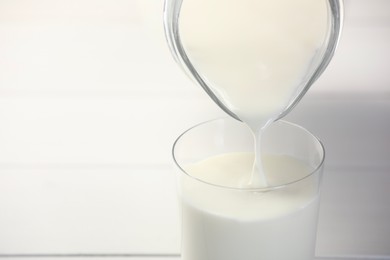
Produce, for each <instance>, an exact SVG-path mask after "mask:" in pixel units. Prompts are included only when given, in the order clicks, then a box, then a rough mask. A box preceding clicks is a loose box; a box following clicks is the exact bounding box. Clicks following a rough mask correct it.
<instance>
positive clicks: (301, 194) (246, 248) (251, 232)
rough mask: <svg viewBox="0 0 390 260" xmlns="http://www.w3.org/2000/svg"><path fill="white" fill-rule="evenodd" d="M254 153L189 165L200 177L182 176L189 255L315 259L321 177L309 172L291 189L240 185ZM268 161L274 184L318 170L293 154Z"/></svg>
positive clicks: (225, 259)
mask: <svg viewBox="0 0 390 260" xmlns="http://www.w3.org/2000/svg"><path fill="white" fill-rule="evenodd" d="M253 159H254V154H253V153H232V154H223V155H219V156H216V157H211V158H207V159H206V160H204V161H201V162H199V163H197V164H194V165H189V166H188V167H186V168H185V170H186V172H187V173H188V174H190V175H191V176H193V178H196V179H198V180H196V179H195V180H194V179H193V178H191V177H189V176H187V175H182V179H180V182H181V189H180V197H181V203H182V214H183V217H182V221H183V223H182V232H183V234H182V236H183V239H182V259H183V260H203V259H207V260H263V259H264V260H286V259H290V260H312V259H313V257H314V248H315V234H316V225H317V214H318V200H319V199H318V193H317V189H316V185H317V184H316V183H317V182H316V181H315V180H314V179H311V177H307V178H306V179H305V180H304V181H301V182H299V183H297V184H295V185H298V186H294V184H293V185H291V188H287V189H285V188H284V189H276V190H273V191H267V192H264V191H263V192H261V191H255V190H252V191H251V190H237V189H234V187H236V188H237V187H239V183H240V182H241V181H242V179H243V176H245V175H248V174H250V173H251V167H252V163H253ZM263 162H264V165H265V168H266V170H267V171H268V172H270V173H271V176H273V177H272V178H270V179H269V180H270V183H272V184H273V185H282V184H285V183H289V182H291V181H293V180H297V179H300V178H302V177H304V176H306V175H307V174H308V173H309V172H310V171H311V170H312V169H311V168H310V167H308V166H307V165H305V164H303V163H302V162H300V161H298V160H296V159H294V158H291V157H288V156H278V155H272V156H265V158H263ZM204 182H207V183H211V184H207V183H204ZM213 184H216V185H223V186H227V187H232V188H233V189H229V188H221V187H217V186H214V185H213Z"/></svg>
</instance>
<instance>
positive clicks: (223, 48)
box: [179, 0, 329, 186]
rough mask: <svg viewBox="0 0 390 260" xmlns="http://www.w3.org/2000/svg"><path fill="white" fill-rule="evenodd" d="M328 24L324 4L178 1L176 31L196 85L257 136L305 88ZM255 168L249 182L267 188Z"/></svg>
mask: <svg viewBox="0 0 390 260" xmlns="http://www.w3.org/2000/svg"><path fill="white" fill-rule="evenodd" d="M328 23H329V21H328V2H327V1H326V0H184V1H183V3H182V6H181V12H180V18H179V30H180V40H181V43H182V45H183V47H184V50H185V52H186V54H187V56H188V58H189V60H190V62H191V63H192V65H193V66H194V67H195V69H196V71H197V72H198V73H199V75H200V76H201V78H202V80H203V81H204V82H205V83H206V84H207V86H208V87H209V88H210V89H211V90H212V91H213V93H214V94H215V95H216V96H217V98H218V99H219V100H220V101H222V103H223V104H224V105H225V106H226V107H227V108H228V109H229V110H230V111H232V112H233V113H235V114H236V115H237V116H238V117H239V118H240V119H241V120H242V121H244V122H245V123H246V124H247V125H248V126H249V127H250V128H251V130H252V132H253V133H254V135H255V137H256V138H260V137H259V136H260V131H261V129H262V128H264V127H265V126H266V125H267V124H268V123H270V122H272V121H274V120H275V119H276V118H278V117H279V115H280V114H281V113H282V112H283V111H285V110H286V108H287V107H288V106H289V105H290V104H291V103H292V102H293V101H294V100H295V99H296V98H297V96H298V95H299V94H300V93H301V91H302V90H303V88H304V87H305V83H306V82H307V80H308V79H309V77H310V75H311V74H312V72H313V71H312V70H313V69H314V68H316V66H317V65H318V63H319V61H320V60H319V59H320V57H321V51H322V49H323V48H322V46H323V44H324V42H325V41H326V38H327V28H328ZM313 65H314V66H313ZM256 151H257V154H260V140H257V141H256ZM257 157H259V155H258V156H256V158H257ZM261 168H262V167H261V166H260V165H257V167H256V166H255V171H257V172H258V173H257V175H256V174H255V175H254V176H253V177H252V180H251V184H252V185H255V186H256V185H257V186H267V181H266V178H265V176H264V175H263V173H262V170H261ZM256 169H257V170H256Z"/></svg>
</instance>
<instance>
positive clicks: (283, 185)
mask: <svg viewBox="0 0 390 260" xmlns="http://www.w3.org/2000/svg"><path fill="white" fill-rule="evenodd" d="M227 119H230V120H234V119H232V118H230V117H219V118H214V119H210V120H207V121H204V122H201V123H198V124H196V125H194V126H192V127H190V128H188V129H187V130H185V131H184V132H183V133H182V134H180V135H179V136H178V137H177V138H176V140H175V142H174V143H173V146H172V158H173V161H174V163H175V165H176V166H177V167H178V168H179V169H180V171H181V172H182V173H184V174H185V175H186V176H188V177H190V178H191V179H193V180H194V181H198V182H202V183H204V184H206V185H210V186H213V187H216V188H220V189H225V190H235V191H253V192H266V191H272V190H277V189H282V188H285V187H287V186H291V185H293V184H295V183H298V182H301V181H303V180H305V179H307V178H309V177H311V176H312V175H314V174H315V173H316V172H318V171H319V170H320V168H321V167H322V166H323V165H324V161H325V147H324V145H323V143H322V141H321V140H320V139H319V138H318V137H317V136H315V135H314V134H313V133H311V132H310V131H309V130H307V129H306V128H304V127H302V126H300V125H298V124H295V123H292V122H288V121H286V120H277V121H275V122H273V123H276V122H280V123H282V124H285V125H289V126H293V127H295V128H298V129H299V130H301V131H303V132H305V133H306V134H308V135H309V136H311V137H312V138H313V139H314V140H316V141H317V143H318V144H319V146H320V150H321V151H322V157H321V160H320V162H319V163H318V164H317V166H316V167H315V168H313V169H312V170H311V171H310V173H308V174H307V175H305V176H304V177H302V178H299V179H296V180H293V181H290V182H287V183H283V184H280V185H274V186H267V187H253V188H252V187H249V188H239V187H229V186H223V185H219V184H214V183H210V182H207V181H204V180H202V179H200V178H197V177H194V176H193V175H191V174H189V173H188V172H187V171H186V170H185V169H184V168H183V167H182V166H181V165H180V163H179V162H178V161H177V159H176V156H175V152H176V147H177V145H178V143H179V142H180V140H181V139H182V138H183V137H184V136H185V135H186V134H187V133H188V132H190V131H191V130H193V129H195V128H197V127H199V126H202V125H207V124H209V123H212V122H217V121H226V120H227Z"/></svg>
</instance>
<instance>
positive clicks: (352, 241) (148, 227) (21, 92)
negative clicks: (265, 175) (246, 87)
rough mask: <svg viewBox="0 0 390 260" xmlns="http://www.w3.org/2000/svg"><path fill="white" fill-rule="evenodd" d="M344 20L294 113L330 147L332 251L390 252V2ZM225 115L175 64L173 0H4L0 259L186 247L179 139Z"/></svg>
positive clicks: (379, 1)
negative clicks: (169, 3) (335, 44)
mask: <svg viewBox="0 0 390 260" xmlns="http://www.w3.org/2000/svg"><path fill="white" fill-rule="evenodd" d="M345 18H346V19H345V27H344V32H343V37H342V39H341V42H340V45H339V49H338V51H337V53H336V56H335V58H334V60H333V61H332V63H331V64H330V66H329V67H328V69H327V71H326V72H325V73H324V75H323V76H322V77H321V79H320V80H319V81H318V82H317V83H316V84H315V85H313V87H312V89H311V90H310V91H309V93H308V94H307V96H306V97H305V98H304V99H303V100H302V102H301V103H300V104H299V105H298V106H297V107H296V108H295V109H294V111H293V112H292V113H291V115H289V116H288V119H289V120H291V121H294V122H297V123H299V124H302V125H303V126H305V127H306V128H308V129H309V130H311V131H312V132H313V133H315V134H316V135H317V136H319V137H320V138H321V139H322V140H323V142H324V143H325V146H326V149H327V163H326V171H325V177H324V188H323V197H322V207H321V210H320V221H319V229H318V241H317V255H318V256H320V257H331V258H338V257H343V258H344V257H345V258H348V257H349V258H350V259H352V258H354V259H356V258H359V259H371V258H372V259H390V189H389V187H390V70H389V68H390V1H389V0H349V1H346V15H345ZM221 115H224V114H223V112H221V111H220V110H219V109H218V108H217V107H216V105H215V104H213V103H212V102H211V101H210V100H209V99H208V97H207V96H206V94H205V93H203V91H202V90H201V89H200V87H198V86H196V85H195V84H193V83H192V82H191V81H190V80H189V79H187V78H186V77H185V76H184V75H183V73H182V72H181V70H180V69H179V68H178V67H177V66H176V64H174V62H173V59H172V58H171V56H170V53H169V51H168V48H167V46H166V44H165V41H164V35H163V28H162V1H161V0H127V1H125V0H111V1H108V0H95V1H92V0H35V1H32V0H30V1H29V0H9V1H7V0H0V257H13V258H16V257H17V256H26V255H30V256H31V255H35V256H38V258H39V256H40V255H52V256H64V255H73V256H76V255H82V256H97V255H106V256H110V255H111V256H115V255H116V256H121V255H122V256H131V255H132V256H133V257H137V256H140V257H141V256H147V255H149V256H164V255H165V256H176V255H177V254H178V253H179V246H178V245H179V234H180V231H179V227H178V221H179V219H178V212H177V207H176V198H175V184H174V181H175V180H174V176H173V172H172V169H171V158H170V149H171V145H172V143H173V141H174V139H175V138H176V136H178V135H179V134H180V133H181V132H182V131H183V130H185V129H186V128H188V127H190V126H192V125H193V124H195V123H199V122H201V121H205V120H208V119H211V118H215V117H218V116H221ZM143 259H144V258H143ZM145 259H146V258H145ZM166 259H168V258H166Z"/></svg>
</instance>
